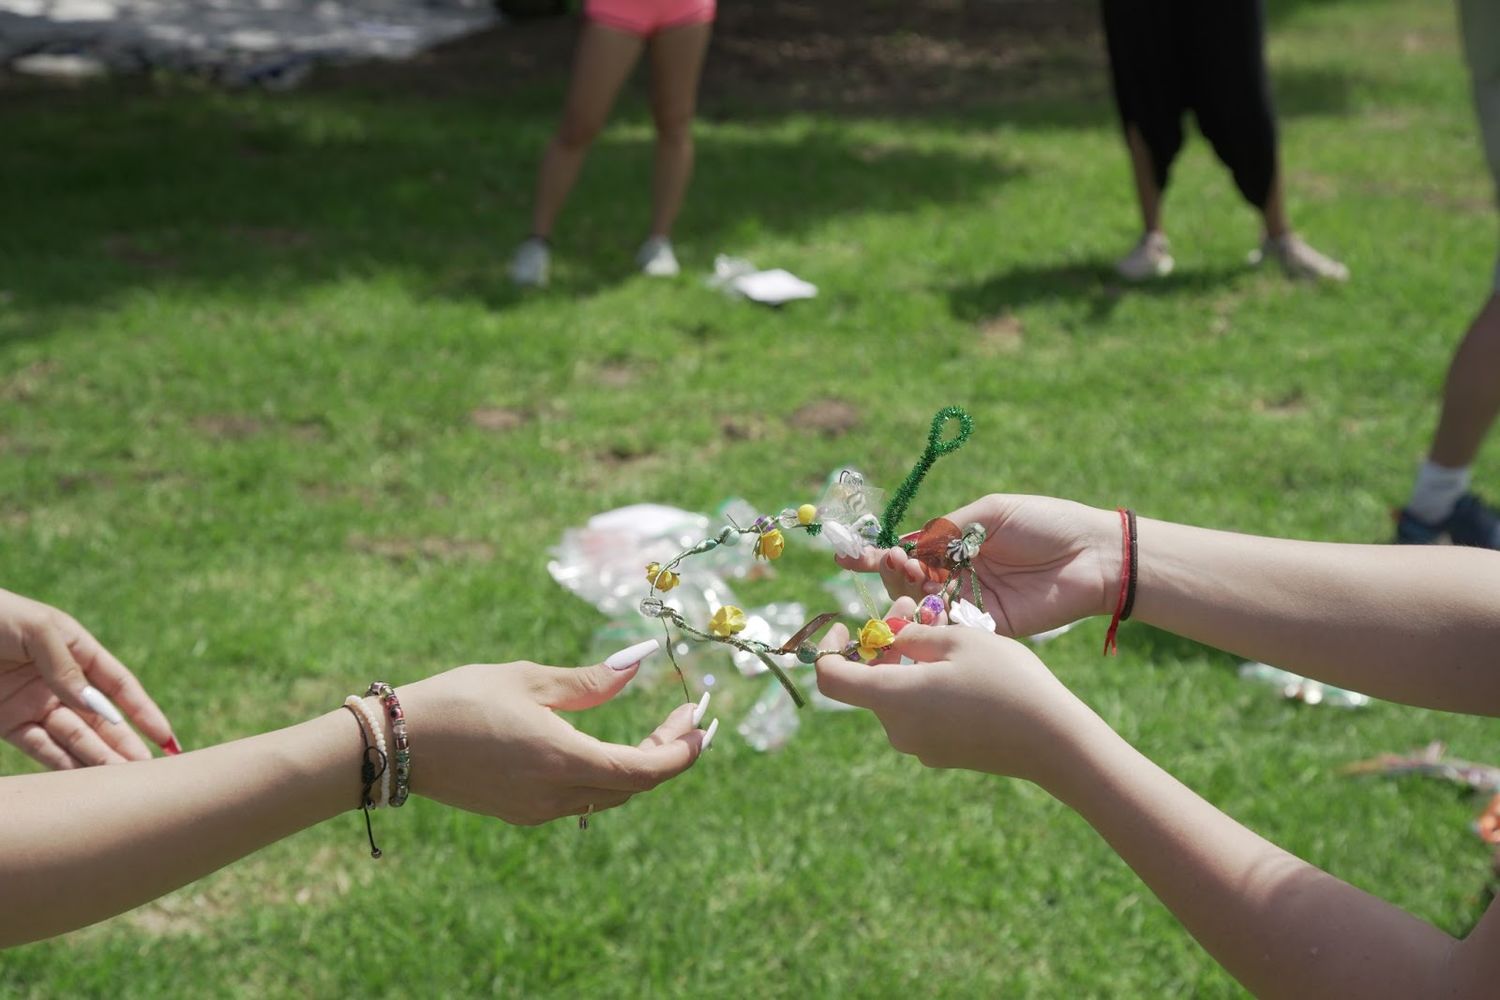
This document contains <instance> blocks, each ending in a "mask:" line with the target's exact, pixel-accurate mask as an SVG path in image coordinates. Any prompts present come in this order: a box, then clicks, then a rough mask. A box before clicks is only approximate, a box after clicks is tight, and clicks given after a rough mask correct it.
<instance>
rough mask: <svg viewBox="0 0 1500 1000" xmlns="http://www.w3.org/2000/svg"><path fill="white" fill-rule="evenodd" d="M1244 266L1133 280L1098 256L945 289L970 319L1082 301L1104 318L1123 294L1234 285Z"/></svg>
mask: <svg viewBox="0 0 1500 1000" xmlns="http://www.w3.org/2000/svg"><path fill="white" fill-rule="evenodd" d="M1244 275H1245V268H1244V267H1222V268H1211V269H1207V270H1201V271H1175V272H1173V273H1172V274H1170V275H1168V276H1167V277H1165V278H1158V279H1156V280H1154V281H1149V282H1144V283H1141V284H1132V283H1130V282H1127V281H1125V280H1124V279H1123V278H1121V277H1120V276H1119V275H1118V274H1116V273H1115V269H1114V262H1113V261H1110V260H1104V259H1102V258H1093V259H1088V260H1081V261H1063V262H1060V263H1056V264H1039V265H1036V266H1032V267H1016V268H1012V269H1011V270H1009V271H1006V272H1004V273H1001V274H997V275H995V276H994V277H991V278H987V279H985V280H984V281H981V282H977V283H974V284H969V285H960V286H958V287H956V288H954V289H952V290H951V291H950V292H949V296H948V303H949V308H950V309H951V311H952V313H953V315H954V316H955V317H957V318H959V319H962V320H966V321H969V322H978V321H980V320H983V319H986V318H987V317H991V316H995V315H997V314H1000V313H1004V312H1007V311H1014V310H1017V309H1021V308H1024V307H1027V306H1034V305H1045V304H1050V303H1055V302H1082V303H1084V304H1085V305H1086V307H1087V309H1088V319H1089V321H1090V322H1100V321H1104V320H1107V319H1109V317H1110V315H1111V314H1112V313H1113V312H1114V310H1115V307H1116V306H1118V305H1119V304H1120V302H1121V301H1123V300H1124V299H1125V298H1126V297H1127V296H1131V295H1144V296H1152V297H1161V296H1175V295H1181V294H1195V293H1203V292H1207V291H1211V290H1213V289H1215V288H1219V287H1222V286H1224V285H1228V284H1231V283H1233V282H1234V281H1236V280H1238V279H1240V278H1242V277H1243V276H1244Z"/></svg>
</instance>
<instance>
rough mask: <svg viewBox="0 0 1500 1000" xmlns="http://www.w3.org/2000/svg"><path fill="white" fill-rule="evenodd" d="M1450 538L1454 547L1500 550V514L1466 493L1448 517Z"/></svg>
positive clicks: (1474, 496) (1471, 494)
mask: <svg viewBox="0 0 1500 1000" xmlns="http://www.w3.org/2000/svg"><path fill="white" fill-rule="evenodd" d="M1448 537H1450V538H1452V539H1453V544H1454V545H1472V546H1474V547H1476V548H1481V549H1500V513H1496V512H1495V510H1494V508H1492V507H1490V506H1489V505H1487V504H1486V503H1485V502H1484V501H1483V500H1481V499H1479V497H1478V496H1477V495H1476V494H1473V493H1465V494H1464V495H1463V496H1461V497H1459V498H1458V503H1456V504H1454V505H1453V513H1452V514H1449V515H1448Z"/></svg>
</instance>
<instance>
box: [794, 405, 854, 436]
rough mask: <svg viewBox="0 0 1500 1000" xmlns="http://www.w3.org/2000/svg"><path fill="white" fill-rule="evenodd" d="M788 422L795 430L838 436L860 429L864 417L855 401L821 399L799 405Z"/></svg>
mask: <svg viewBox="0 0 1500 1000" xmlns="http://www.w3.org/2000/svg"><path fill="white" fill-rule="evenodd" d="M786 422H787V426H789V427H790V428H791V429H792V430H794V431H800V432H802V433H804V434H820V435H822V436H823V437H826V438H837V437H843V436H844V435H845V434H848V433H849V432H850V431H854V430H858V429H859V426H860V425H861V424H862V423H864V418H863V417H862V416H860V412H859V408H858V407H857V406H855V405H854V404H853V403H850V402H846V401H844V400H842V399H819V400H815V401H813V402H811V403H805V404H803V405H802V406H799V407H797V408H796V409H795V410H793V411H792V412H791V414H790V415H789V416H788V417H787V418H786Z"/></svg>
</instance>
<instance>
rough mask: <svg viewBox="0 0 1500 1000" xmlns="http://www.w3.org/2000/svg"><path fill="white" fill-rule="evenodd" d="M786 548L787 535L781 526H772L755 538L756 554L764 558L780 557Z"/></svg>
mask: <svg viewBox="0 0 1500 1000" xmlns="http://www.w3.org/2000/svg"><path fill="white" fill-rule="evenodd" d="M785 548H786V537H785V536H784V535H782V533H781V529H780V528H772V529H771V530H770V531H767V532H765V533H764V534H762V535H761V536H760V537H759V538H757V539H756V540H755V554H756V555H758V556H760V557H761V558H762V559H779V558H780V557H781V551H782V549H785Z"/></svg>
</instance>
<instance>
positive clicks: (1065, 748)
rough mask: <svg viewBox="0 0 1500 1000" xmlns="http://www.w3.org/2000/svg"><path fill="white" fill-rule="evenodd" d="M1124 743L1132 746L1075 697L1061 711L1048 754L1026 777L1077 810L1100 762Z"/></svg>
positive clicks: (1042, 756) (1041, 757) (1044, 755)
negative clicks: (1079, 797)
mask: <svg viewBox="0 0 1500 1000" xmlns="http://www.w3.org/2000/svg"><path fill="white" fill-rule="evenodd" d="M1120 746H1125V747H1127V748H1128V744H1126V743H1125V741H1124V739H1123V738H1122V737H1121V736H1120V735H1119V734H1118V733H1116V732H1115V731H1114V730H1113V729H1111V728H1110V726H1109V723H1107V722H1105V721H1104V720H1103V719H1101V718H1100V717H1099V715H1098V714H1097V713H1096V712H1094V710H1093V709H1091V708H1089V707H1088V706H1087V705H1085V704H1084V703H1083V702H1082V701H1079V700H1078V699H1076V698H1074V700H1073V703H1072V704H1071V705H1070V706H1069V707H1068V710H1067V711H1066V712H1064V713H1060V714H1059V718H1058V724H1057V725H1056V726H1055V728H1054V731H1053V733H1052V735H1051V736H1050V738H1049V739H1048V742H1047V751H1046V753H1045V754H1042V755H1041V756H1040V758H1039V760H1038V763H1037V766H1036V768H1035V769H1034V771H1033V773H1032V774H1029V775H1026V777H1027V778H1028V779H1029V780H1030V781H1032V782H1033V783H1034V784H1036V785H1037V786H1039V787H1040V788H1042V789H1043V790H1044V791H1046V792H1047V793H1048V794H1049V795H1051V796H1052V797H1053V798H1055V799H1057V800H1058V801H1060V802H1062V803H1064V804H1065V805H1068V806H1070V807H1072V808H1075V809H1076V808H1077V799H1078V796H1079V795H1081V794H1084V793H1085V792H1086V791H1087V789H1088V788H1089V787H1090V786H1091V785H1092V784H1093V783H1094V781H1095V780H1096V778H1097V774H1098V771H1099V763H1098V762H1099V761H1101V760H1104V759H1107V758H1108V757H1109V756H1110V754H1111V753H1113V752H1116V751H1117V750H1118V748H1119V747H1120Z"/></svg>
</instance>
